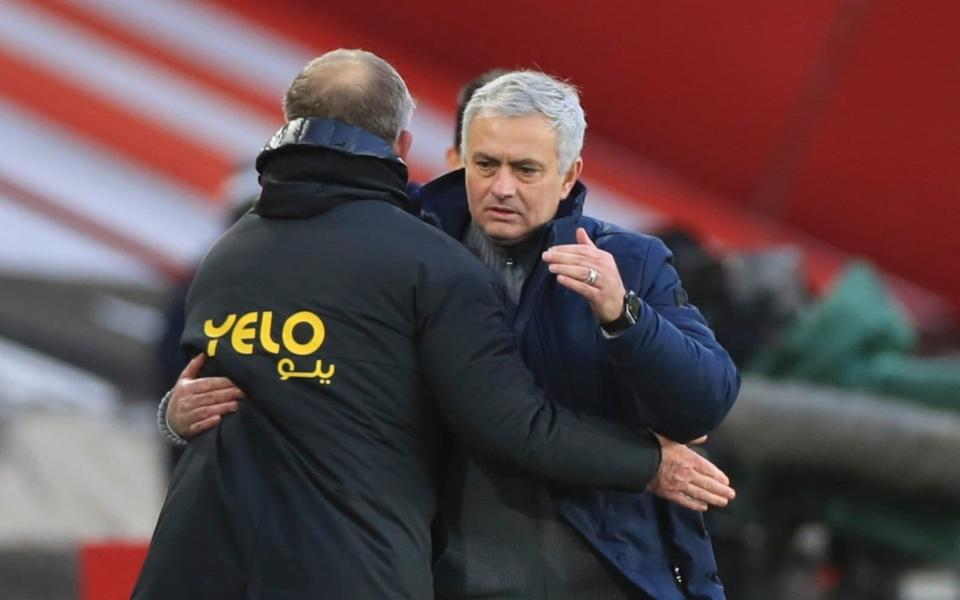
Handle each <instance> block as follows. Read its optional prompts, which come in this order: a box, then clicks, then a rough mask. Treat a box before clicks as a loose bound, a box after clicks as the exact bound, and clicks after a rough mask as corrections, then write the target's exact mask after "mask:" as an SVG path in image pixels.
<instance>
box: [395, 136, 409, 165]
mask: <svg viewBox="0 0 960 600" xmlns="http://www.w3.org/2000/svg"><path fill="white" fill-rule="evenodd" d="M412 145H413V134H412V133H410V132H409V131H407V130H406V129H404V130H403V131H401V132H400V137H398V138H397V143H396V144H394V145H393V150H394V152H396V153H397V156H399V157H400V158H402V159H403V160H404V161H406V160H407V154H409V153H410V146H412Z"/></svg>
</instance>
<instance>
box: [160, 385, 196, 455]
mask: <svg viewBox="0 0 960 600" xmlns="http://www.w3.org/2000/svg"><path fill="white" fill-rule="evenodd" d="M172 397H173V390H170V391H169V392H167V393H166V394H164V395H163V398H161V399H160V406H159V407H158V408H157V429H159V430H160V435H161V436H162V437H163V440H164V441H165V442H167V443H168V444H170V445H172V446H186V445H187V444H188V443H189V442H187V440H185V439H183V438H182V437H180V436H179V435H177V432H175V431H174V430H173V428H172V427H170V422H169V421H167V407H168V406H170V398H172Z"/></svg>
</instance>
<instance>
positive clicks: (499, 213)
mask: <svg viewBox="0 0 960 600" xmlns="http://www.w3.org/2000/svg"><path fill="white" fill-rule="evenodd" d="M487 213H488V214H490V215H491V216H492V217H493V218H494V219H498V220H508V219H512V218H514V217H516V216H517V211H515V210H511V209H509V208H507V207H505V206H491V207H490V208H488V209H487Z"/></svg>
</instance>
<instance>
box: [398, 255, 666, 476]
mask: <svg viewBox="0 0 960 600" xmlns="http://www.w3.org/2000/svg"><path fill="white" fill-rule="evenodd" d="M460 250H462V249H460ZM438 262H440V261H438ZM417 321H418V352H419V358H420V362H421V365H422V368H423V370H424V372H425V374H426V377H427V380H428V382H429V385H430V386H431V388H432V391H433V393H434V395H435V396H436V398H437V401H438V402H439V404H440V408H441V410H442V412H443V413H444V415H445V416H446V418H447V420H448V422H449V423H450V425H451V427H452V428H453V429H454V431H455V432H456V433H457V434H459V435H460V436H461V437H462V438H463V440H464V441H465V442H466V443H467V444H468V445H469V446H471V447H473V448H474V449H475V450H477V451H480V452H483V453H486V454H489V455H493V456H497V457H499V458H501V459H504V460H507V461H509V462H512V463H514V464H517V465H518V466H520V467H522V468H525V469H528V470H531V471H535V472H538V473H540V474H542V475H544V476H546V477H549V478H551V479H554V480H557V481H562V482H565V483H572V484H581V485H590V486H597V487H614V488H621V489H629V490H636V491H640V490H643V489H645V488H646V486H647V485H648V484H649V483H650V482H651V481H652V480H653V479H654V477H656V475H657V470H658V468H659V464H660V444H659V442H658V441H657V440H656V439H655V438H654V437H653V436H652V435H651V434H649V433H647V432H638V431H632V430H629V429H626V428H624V427H621V426H618V425H615V424H613V423H609V422H605V421H601V420H598V419H593V418H587V417H581V416H578V415H575V414H574V413H572V412H570V411H569V410H566V409H564V408H563V407H560V406H557V405H556V404H554V403H553V402H551V401H550V400H548V399H547V398H546V397H545V395H544V394H543V392H542V391H540V389H539V388H538V387H537V386H536V385H535V383H534V381H533V376H532V375H531V374H530V372H529V371H528V370H527V369H526V367H525V366H524V364H523V361H522V359H521V357H520V354H519V353H518V351H517V350H516V347H515V344H514V341H513V336H512V333H511V331H510V330H509V328H508V327H507V324H506V322H505V320H504V315H503V311H502V308H501V305H500V301H499V299H498V296H497V293H496V289H495V287H494V283H493V280H492V275H491V274H490V273H489V271H487V270H486V269H484V268H483V267H482V265H480V264H479V263H478V262H475V260H474V259H473V257H472V256H469V255H467V254H466V253H465V252H464V253H462V254H461V253H460V252H455V255H454V256H453V257H450V259H449V260H447V257H445V260H444V261H443V263H442V264H431V265H424V266H422V267H421V269H420V276H419V277H418V282H417Z"/></svg>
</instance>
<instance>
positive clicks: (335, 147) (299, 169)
mask: <svg viewBox="0 0 960 600" xmlns="http://www.w3.org/2000/svg"><path fill="white" fill-rule="evenodd" d="M257 171H258V172H259V173H260V184H261V186H262V187H263V191H262V192H261V193H260V198H259V199H258V200H257V203H256V205H255V206H254V209H253V210H254V212H256V213H258V214H260V215H261V216H263V217H268V218H278V219H298V218H307V217H314V216H317V215H320V214H323V213H324V212H326V211H328V210H330V209H331V208H334V207H336V206H339V205H341V204H344V203H346V202H351V201H355V200H381V201H384V202H388V203H390V204H393V205H395V206H398V207H400V208H402V209H404V210H407V211H410V212H416V211H415V210H414V207H413V205H412V203H411V201H410V199H409V197H408V196H407V193H406V184H407V166H406V165H405V164H404V163H403V161H402V160H401V159H400V157H398V156H397V155H396V153H395V152H394V151H393V148H391V147H390V145H389V144H388V143H387V142H386V141H385V140H383V139H382V138H380V137H378V136H376V135H374V134H372V133H370V132H369V131H366V130H364V129H361V128H359V127H354V126H353V125H348V124H346V123H342V122H340V121H335V120H332V119H294V120H293V121H290V122H289V123H287V124H286V125H284V126H283V128H281V129H280V130H279V131H278V132H277V133H276V134H275V135H274V136H273V138H271V140H270V142H269V143H268V144H267V145H266V146H265V147H264V148H263V150H262V151H261V152H260V155H259V156H258V157H257Z"/></svg>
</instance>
